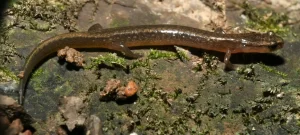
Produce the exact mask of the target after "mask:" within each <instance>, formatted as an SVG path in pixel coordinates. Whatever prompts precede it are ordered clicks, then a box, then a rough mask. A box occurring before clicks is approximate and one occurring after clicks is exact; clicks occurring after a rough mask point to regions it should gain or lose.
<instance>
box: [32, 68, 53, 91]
mask: <svg viewBox="0 0 300 135" xmlns="http://www.w3.org/2000/svg"><path fill="white" fill-rule="evenodd" d="M49 77H50V74H49V72H48V71H47V70H44V69H42V68H39V69H37V70H36V71H34V73H33V74H32V79H31V80H32V86H33V88H34V90H35V91H37V92H39V93H41V92H44V91H45V87H44V86H45V85H46V84H45V83H47V81H46V78H49Z"/></svg>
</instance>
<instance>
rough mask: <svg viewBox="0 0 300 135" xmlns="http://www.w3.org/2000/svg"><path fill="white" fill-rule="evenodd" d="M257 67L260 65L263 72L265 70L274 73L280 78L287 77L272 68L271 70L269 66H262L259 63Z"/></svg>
mask: <svg viewBox="0 0 300 135" xmlns="http://www.w3.org/2000/svg"><path fill="white" fill-rule="evenodd" d="M259 65H260V66H261V67H262V68H263V69H264V70H266V71H267V72H271V73H275V74H277V75H280V76H282V77H287V74H286V73H284V72H281V71H278V70H276V69H273V68H271V67H269V66H266V65H265V64H262V63H260V64H259Z"/></svg>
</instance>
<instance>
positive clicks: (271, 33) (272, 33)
mask: <svg viewBox="0 0 300 135" xmlns="http://www.w3.org/2000/svg"><path fill="white" fill-rule="evenodd" d="M267 33H268V35H269V36H273V35H274V34H275V33H274V32H273V31H268V32H267Z"/></svg>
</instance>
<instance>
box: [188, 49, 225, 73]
mask: <svg viewBox="0 0 300 135" xmlns="http://www.w3.org/2000/svg"><path fill="white" fill-rule="evenodd" d="M218 61H219V60H218V58H217V57H216V56H213V55H209V54H207V53H204V54H203V58H202V61H199V62H196V63H195V64H196V65H195V67H194V69H193V70H195V71H203V70H206V71H214V70H215V69H217V66H218Z"/></svg>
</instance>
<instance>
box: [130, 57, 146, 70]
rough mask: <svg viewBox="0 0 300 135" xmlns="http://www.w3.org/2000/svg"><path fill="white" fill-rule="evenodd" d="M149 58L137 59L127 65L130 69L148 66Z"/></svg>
mask: <svg viewBox="0 0 300 135" xmlns="http://www.w3.org/2000/svg"><path fill="white" fill-rule="evenodd" d="M149 64H150V63H149V59H139V60H136V61H134V62H132V64H131V65H130V66H129V68H130V69H135V68H138V67H148V66H149Z"/></svg>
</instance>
